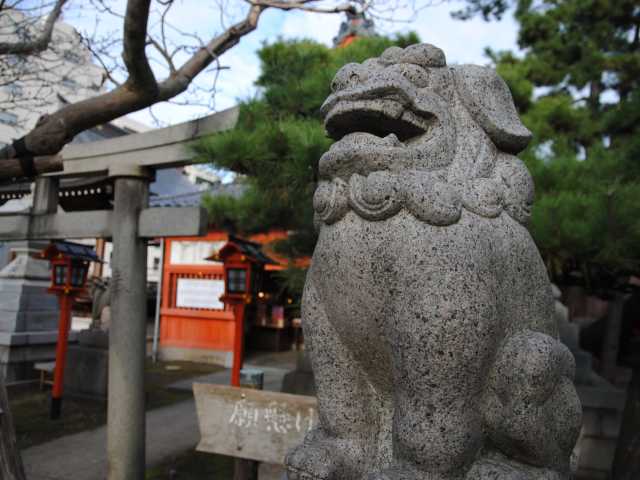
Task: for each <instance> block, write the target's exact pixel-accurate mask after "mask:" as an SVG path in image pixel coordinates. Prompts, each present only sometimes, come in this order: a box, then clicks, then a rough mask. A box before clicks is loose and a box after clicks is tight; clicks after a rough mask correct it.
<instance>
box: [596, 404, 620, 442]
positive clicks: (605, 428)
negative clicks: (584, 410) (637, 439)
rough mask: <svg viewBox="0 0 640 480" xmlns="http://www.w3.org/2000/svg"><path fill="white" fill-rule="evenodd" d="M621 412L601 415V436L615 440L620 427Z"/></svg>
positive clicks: (608, 412) (607, 412) (609, 411)
mask: <svg viewBox="0 0 640 480" xmlns="http://www.w3.org/2000/svg"><path fill="white" fill-rule="evenodd" d="M622 416H623V412H622V411H611V410H608V411H605V412H603V414H602V421H601V425H602V436H603V437H605V438H612V439H614V440H617V438H618V436H619V435H620V428H621V427H622Z"/></svg>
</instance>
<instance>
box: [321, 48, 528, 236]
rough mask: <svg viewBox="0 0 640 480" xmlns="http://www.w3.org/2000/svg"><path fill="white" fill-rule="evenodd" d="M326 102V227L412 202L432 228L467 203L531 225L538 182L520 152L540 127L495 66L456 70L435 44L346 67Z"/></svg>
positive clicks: (455, 216)
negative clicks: (532, 124) (521, 109)
mask: <svg viewBox="0 0 640 480" xmlns="http://www.w3.org/2000/svg"><path fill="white" fill-rule="evenodd" d="M332 91H333V93H332V94H331V95H330V96H329V98H328V99H327V100H326V102H325V103H324V105H323V107H322V111H323V113H324V115H325V126H326V129H327V132H328V133H329V135H331V136H332V137H333V138H334V139H336V140H337V142H336V143H334V145H333V146H332V147H331V148H330V150H329V151H328V152H327V153H325V154H324V155H323V156H322V158H321V159H320V183H319V185H318V188H317V190H316V193H315V195H314V209H315V212H316V220H317V223H319V224H322V223H324V224H327V225H330V224H332V223H335V222H337V221H339V220H340V219H341V218H343V217H344V215H345V214H346V213H347V212H348V211H353V212H355V213H356V214H357V215H359V216H360V217H362V218H365V219H367V220H371V221H378V220H384V219H387V218H390V217H392V216H393V215H395V214H397V213H398V212H399V211H400V210H402V209H404V210H406V211H408V212H410V213H411V214H412V215H413V216H415V217H416V218H417V219H419V220H421V221H423V222H426V223H429V224H432V225H451V224H453V223H456V222H457V221H458V220H459V218H460V216H461V214H462V210H463V209H465V210H467V211H469V212H472V213H473V214H476V215H480V216H483V217H488V218H493V217H497V216H499V215H500V214H501V213H502V212H503V211H504V212H506V213H507V214H508V215H510V216H511V217H512V218H513V219H515V220H516V221H518V222H520V223H522V224H526V222H527V221H528V219H529V216H530V205H531V203H532V201H533V182H532V180H531V178H530V175H529V172H528V171H527V169H526V167H525V166H524V164H523V163H522V162H521V161H520V160H519V159H518V158H517V157H515V156H514V155H515V154H517V153H518V152H519V151H521V150H522V149H523V148H525V147H526V145H527V144H528V142H529V140H530V138H531V134H530V132H529V131H528V130H527V129H526V128H525V127H524V126H523V125H522V124H521V123H520V120H519V118H518V115H517V113H516V111H515V107H514V105H513V100H512V97H511V94H510V92H509V90H508V88H507V86H506V84H505V83H504V81H503V80H502V79H501V78H500V77H499V76H498V75H497V74H496V73H495V71H493V70H492V69H490V68H486V67H478V66H474V65H462V66H455V67H447V65H446V60H445V56H444V53H443V52H442V50H440V49H439V48H437V47H435V46H433V45H429V44H421V45H412V46H410V47H407V48H405V49H401V48H399V47H392V48H389V49H387V50H386V51H385V52H384V53H383V54H382V55H381V56H380V57H378V58H373V59H369V60H367V61H365V62H364V63H362V64H355V63H351V64H348V65H345V66H344V67H343V68H342V69H341V70H340V71H338V73H337V74H336V76H335V78H334V80H333V82H332Z"/></svg>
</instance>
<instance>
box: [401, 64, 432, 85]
mask: <svg viewBox="0 0 640 480" xmlns="http://www.w3.org/2000/svg"><path fill="white" fill-rule="evenodd" d="M400 67H401V73H402V75H403V76H404V77H405V78H406V79H407V80H409V81H410V82H411V83H413V84H414V85H415V86H416V87H419V88H424V87H426V86H427V84H428V83H429V74H428V73H427V71H426V70H425V69H423V68H421V67H419V66H417V65H413V64H410V63H404V64H402V65H400Z"/></svg>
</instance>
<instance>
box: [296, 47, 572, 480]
mask: <svg viewBox="0 0 640 480" xmlns="http://www.w3.org/2000/svg"><path fill="white" fill-rule="evenodd" d="M332 92H333V93H332V94H331V95H330V96H329V98H328V99H327V100H326V102H325V103H324V105H323V107H322V110H323V113H324V115H325V125H326V129H327V131H328V133H329V134H330V135H331V136H332V137H333V138H334V139H335V140H336V143H334V144H333V146H332V147H331V148H330V150H329V151H328V152H326V153H325V154H324V155H323V156H322V158H321V159H320V164H319V173H320V182H319V185H318V187H317V190H316V192H315V196H314V200H313V202H314V209H315V212H316V220H317V224H318V226H319V229H320V230H319V240H318V244H317V246H316V250H315V253H314V256H313V262H312V266H311V268H310V270H309V272H308V275H307V281H306V286H305V292H304V298H303V306H302V309H303V328H304V332H305V339H306V345H307V347H308V349H309V351H310V356H311V362H312V366H313V370H314V373H315V379H316V383H317V388H318V402H319V417H320V422H319V425H318V427H317V428H315V429H314V430H312V431H310V432H309V433H308V435H307V436H306V438H305V441H304V443H303V444H302V445H300V446H298V447H297V448H295V449H293V450H292V451H291V452H289V454H288V455H287V458H286V465H287V475H288V478H289V480H299V479H305V480H308V479H314V480H315V479H318V480H320V479H321V480H360V479H366V480H454V479H455V480H489V479H491V480H534V479H535V480H560V479H567V478H569V477H570V471H569V470H570V468H569V458H570V454H571V450H572V448H573V446H574V444H575V441H576V438H577V436H578V431H579V428H580V424H581V408H580V402H579V400H578V398H577V395H576V392H575V390H574V387H573V383H572V379H573V376H574V370H575V364H574V359H573V357H572V355H571V353H570V351H569V350H568V349H567V348H566V347H564V346H563V345H562V344H561V343H560V342H559V341H558V339H557V336H558V332H557V325H556V322H555V317H554V299H553V296H552V293H551V287H550V283H549V280H548V277H547V274H546V271H545V268H544V265H543V263H542V260H541V258H540V255H539V253H538V251H537V249H536V246H535V244H534V242H533V241H532V239H531V237H530V235H529V233H528V231H527V229H526V227H525V225H526V223H527V220H528V219H529V216H530V208H531V204H532V201H533V182H532V179H531V176H530V175H529V172H528V171H527V169H526V167H525V166H524V164H523V163H522V162H521V161H520V160H519V159H518V158H517V157H515V155H516V154H517V153H518V152H520V151H521V150H522V149H524V148H525V147H526V145H527V144H528V142H529V140H530V138H531V134H530V132H529V131H528V130H527V129H526V128H525V127H524V126H523V125H522V124H521V122H520V120H519V118H518V115H517V113H516V110H515V107H514V105H513V100H512V97H511V95H510V92H509V90H508V88H507V86H506V84H505V83H504V82H503V80H502V79H501V78H500V77H499V76H498V75H497V74H496V73H495V71H493V70H492V69H490V68H485V67H479V66H474V65H461V66H452V67H448V66H447V64H446V61H445V56H444V54H443V52H442V51H441V50H440V49H438V48H436V47H434V46H432V45H428V44H422V45H413V46H410V47H407V48H405V49H401V48H398V47H392V48H389V49H387V50H386V51H385V52H384V53H383V54H382V55H381V56H380V57H379V58H372V59H369V60H367V61H365V62H364V63H362V64H348V65H345V66H344V67H343V68H342V69H341V70H340V71H339V72H338V73H337V74H336V76H335V79H334V80H333V83H332Z"/></svg>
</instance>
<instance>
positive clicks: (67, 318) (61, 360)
mask: <svg viewBox="0 0 640 480" xmlns="http://www.w3.org/2000/svg"><path fill="white" fill-rule="evenodd" d="M58 299H59V300H60V320H59V322H58V343H57V344H56V367H55V371H54V373H53V389H52V390H51V409H50V411H49V414H50V415H49V416H50V418H51V419H53V420H55V419H57V418H60V412H61V411H62V389H63V386H64V367H65V363H66V360H67V343H68V340H69V329H70V327H71V303H72V298H71V295H69V294H67V293H63V294H62V295H59V296H58Z"/></svg>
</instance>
